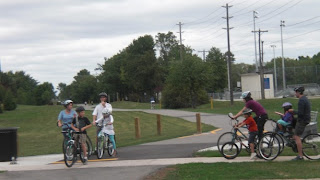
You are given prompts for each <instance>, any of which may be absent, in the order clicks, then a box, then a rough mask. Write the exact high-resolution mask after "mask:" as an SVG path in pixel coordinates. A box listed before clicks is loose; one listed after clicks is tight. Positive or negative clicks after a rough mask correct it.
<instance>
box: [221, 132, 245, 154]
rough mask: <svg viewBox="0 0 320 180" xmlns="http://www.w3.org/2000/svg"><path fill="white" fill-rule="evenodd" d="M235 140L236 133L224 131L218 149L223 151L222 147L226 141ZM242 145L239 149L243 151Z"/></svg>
mask: <svg viewBox="0 0 320 180" xmlns="http://www.w3.org/2000/svg"><path fill="white" fill-rule="evenodd" d="M233 140H234V133H232V132H226V133H223V134H222V135H221V136H220V137H219V138H218V141H217V147H218V151H219V152H221V147H222V145H223V144H224V143H226V142H232V141H233ZM241 148H242V147H241V146H240V147H239V151H241Z"/></svg>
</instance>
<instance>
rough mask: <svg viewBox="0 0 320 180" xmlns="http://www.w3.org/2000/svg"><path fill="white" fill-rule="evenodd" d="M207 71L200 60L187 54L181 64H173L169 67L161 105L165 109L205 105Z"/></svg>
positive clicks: (206, 97) (206, 100) (179, 62)
mask: <svg viewBox="0 0 320 180" xmlns="http://www.w3.org/2000/svg"><path fill="white" fill-rule="evenodd" d="M208 73H209V70H208V68H207V66H206V64H205V63H203V62H202V60H201V59H200V58H199V57H197V56H195V55H190V54H187V55H186V56H185V59H184V60H183V61H182V62H181V61H178V62H174V63H172V65H171V67H170V72H169V76H168V78H167V81H166V84H165V88H164V90H163V103H164V106H165V107H167V108H185V107H193V108H195V107H196V106H197V105H199V104H203V103H207V102H208V96H207V93H206V91H205V88H206V84H207V82H208Z"/></svg>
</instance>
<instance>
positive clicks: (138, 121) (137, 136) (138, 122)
mask: <svg viewBox="0 0 320 180" xmlns="http://www.w3.org/2000/svg"><path fill="white" fill-rule="evenodd" d="M134 126H135V129H136V139H140V138H141V132H140V119H139V118H137V117H136V118H134Z"/></svg>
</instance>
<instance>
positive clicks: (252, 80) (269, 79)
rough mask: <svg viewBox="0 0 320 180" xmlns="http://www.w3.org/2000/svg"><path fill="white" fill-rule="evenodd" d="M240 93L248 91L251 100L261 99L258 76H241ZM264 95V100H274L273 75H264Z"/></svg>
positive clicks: (253, 74) (251, 74)
mask: <svg viewBox="0 0 320 180" xmlns="http://www.w3.org/2000/svg"><path fill="white" fill-rule="evenodd" d="M241 88H242V92H244V91H250V92H251V95H252V98H253V99H261V83H260V74H257V73H249V74H242V75H241ZM264 95H265V98H266V99H270V98H274V83H273V74H264Z"/></svg>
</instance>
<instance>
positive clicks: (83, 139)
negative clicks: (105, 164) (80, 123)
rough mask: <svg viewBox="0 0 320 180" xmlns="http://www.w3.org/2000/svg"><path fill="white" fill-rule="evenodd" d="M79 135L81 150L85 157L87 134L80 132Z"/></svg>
mask: <svg viewBox="0 0 320 180" xmlns="http://www.w3.org/2000/svg"><path fill="white" fill-rule="evenodd" d="M80 137H81V139H80V143H81V147H82V151H83V154H84V157H85V158H87V147H86V141H87V136H86V135H85V134H81V136H80Z"/></svg>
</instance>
